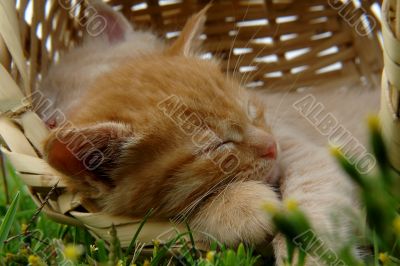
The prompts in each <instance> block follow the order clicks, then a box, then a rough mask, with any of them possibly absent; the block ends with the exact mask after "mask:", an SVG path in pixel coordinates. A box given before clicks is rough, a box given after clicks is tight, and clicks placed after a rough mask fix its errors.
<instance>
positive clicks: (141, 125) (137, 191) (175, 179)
mask: <svg viewBox="0 0 400 266" xmlns="http://www.w3.org/2000/svg"><path fill="white" fill-rule="evenodd" d="M206 10H207V8H205V9H203V10H202V11H201V12H200V13H198V14H196V15H195V16H193V17H192V18H191V19H190V20H189V21H188V23H187V24H186V26H185V27H184V29H183V31H182V33H181V35H180V37H179V38H178V39H177V40H176V41H175V42H174V43H173V44H172V45H171V46H170V47H169V48H167V49H166V50H165V51H163V52H162V53H160V54H158V55H157V59H154V57H152V56H150V57H149V56H147V57H143V58H142V59H138V60H137V61H135V65H134V66H131V65H129V66H126V67H124V68H123V69H121V70H119V71H120V72H119V74H117V73H116V72H115V73H111V74H110V75H111V76H112V78H111V77H110V78H109V79H102V82H101V83H102V84H101V86H104V88H105V89H106V88H108V87H109V86H113V87H114V88H113V89H112V90H110V91H114V92H113V93H116V92H118V90H119V87H121V88H122V90H124V89H125V86H134V87H135V88H134V91H136V92H137V91H143V95H142V96H141V97H137V98H138V99H132V100H131V101H130V102H131V103H132V105H133V107H134V108H133V111H130V110H127V109H126V110H125V109H124V110H115V109H113V110H110V105H109V104H107V103H105V102H104V97H103V98H101V97H99V99H101V101H102V102H101V101H100V102H96V97H93V102H92V103H91V104H90V103H86V105H87V106H89V108H91V110H90V112H89V113H88V112H86V113H85V114H84V115H83V116H82V115H81V117H85V118H84V119H83V120H85V124H87V126H85V127H81V126H80V127H79V128H70V127H68V128H65V129H61V130H58V131H56V132H55V133H53V134H52V136H51V137H50V138H49V140H48V142H47V144H46V152H47V158H48V161H49V163H50V164H51V165H52V166H53V167H55V168H56V169H58V170H59V171H61V172H62V173H64V174H66V175H68V176H72V177H73V178H74V177H75V179H74V180H75V181H74V182H75V185H74V188H75V190H77V191H80V192H85V193H88V194H90V193H92V192H93V191H95V192H96V193H97V194H96V193H94V194H96V196H95V197H99V198H107V194H108V193H111V191H113V189H114V188H116V189H119V192H120V194H121V193H122V194H123V195H124V199H125V202H121V199H118V196H115V195H114V196H113V200H114V201H115V202H113V203H112V204H110V203H107V202H105V203H104V202H103V207H104V208H108V210H110V211H113V212H120V213H125V214H127V213H134V214H140V213H141V212H143V211H146V210H147V208H149V207H157V206H158V210H159V213H160V215H165V216H171V215H176V214H178V213H185V212H189V211H190V210H191V208H188V206H191V207H193V206H194V205H191V203H196V204H197V203H200V201H198V202H197V200H198V199H200V198H203V197H207V196H209V195H211V194H213V193H216V192H219V191H221V189H223V188H224V186H226V185H227V184H229V183H230V182H241V181H245V180H260V181H268V178H269V177H270V175H271V174H272V170H273V168H274V165H275V162H276V158H277V146H276V143H275V140H274V137H273V135H272V133H271V131H270V128H269V127H268V125H267V124H266V122H265V118H264V112H265V110H264V106H263V104H262V103H260V102H258V101H257V98H255V97H254V96H252V95H251V94H249V93H247V92H245V91H244V90H243V89H242V88H241V86H240V85H239V84H238V83H237V82H236V81H235V80H234V79H232V78H230V77H229V76H227V75H226V74H224V73H223V72H222V71H221V69H220V67H219V65H218V63H216V62H215V61H206V60H202V59H200V58H198V57H197V56H195V53H194V47H195V45H194V42H196V40H197V37H198V35H199V33H200V32H201V29H202V28H203V24H204V22H205V12H206ZM121 72H122V74H121ZM127 73H128V74H129V75H136V76H135V81H134V82H133V83H132V82H131V81H129V82H128V83H129V85H126V84H125V83H124V82H120V83H119V84H117V83H116V82H115V80H117V79H118V76H116V75H121V77H123V78H121V80H123V79H125V80H126V78H124V77H126V76H127ZM134 73H136V74H134ZM137 73H139V74H137ZM121 83H122V85H121ZM99 86H100V85H99ZM152 87H153V88H152ZM145 90H146V93H145ZM99 91H104V90H102V89H101V88H100V89H99ZM110 95H111V94H110ZM123 95H124V94H123ZM113 97H114V96H113V95H111V96H109V97H108V98H107V99H109V101H110V102H111V101H115V102H114V103H113V104H114V105H115V104H118V103H119V104H120V105H122V106H123V105H124V103H123V102H124V99H123V97H122V98H119V96H115V99H113ZM117 99H119V100H117ZM149 106H152V107H153V108H149ZM116 109H117V108H116ZM141 109H143V110H146V111H141ZM83 113H84V112H83ZM113 118H114V119H113ZM81 120H82V119H81ZM83 120H82V121H83ZM100 121H107V122H100ZM95 122H97V123H96V124H95V125H94V123H95ZM99 122H100V123H99ZM78 178H79V179H78ZM76 180H78V181H76ZM124 190H125V191H124ZM93 197H94V196H93ZM106 200H108V201H110V199H109V198H107V199H106ZM118 201H119V202H118ZM129 202H133V203H135V204H137V205H138V204H139V205H140V206H137V205H136V207H134V206H132V205H129ZM155 203H157V206H154V204H155ZM152 205H153V206H152ZM113 206H114V207H115V206H117V208H114V207H113ZM124 206H125V207H124ZM129 208H136V210H131V212H129V211H127V210H126V209H129ZM138 209H140V210H139V211H138Z"/></svg>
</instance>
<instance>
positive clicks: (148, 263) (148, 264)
mask: <svg viewBox="0 0 400 266" xmlns="http://www.w3.org/2000/svg"><path fill="white" fill-rule="evenodd" d="M150 265H151V264H150V261H149V260H145V261H144V262H143V266H150Z"/></svg>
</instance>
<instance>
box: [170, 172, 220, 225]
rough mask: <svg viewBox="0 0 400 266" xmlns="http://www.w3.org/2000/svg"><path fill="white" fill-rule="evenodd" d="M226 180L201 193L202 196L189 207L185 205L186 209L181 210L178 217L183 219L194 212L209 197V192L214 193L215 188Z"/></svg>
mask: <svg viewBox="0 0 400 266" xmlns="http://www.w3.org/2000/svg"><path fill="white" fill-rule="evenodd" d="M223 181H225V179H221V180H220V181H219V182H218V183H216V184H215V185H213V186H212V187H211V188H210V189H209V190H207V191H206V192H205V193H204V194H203V195H201V196H200V197H198V198H197V199H195V200H194V201H193V202H191V203H190V204H189V205H188V206H187V207H185V209H183V210H182V211H181V213H180V214H178V216H177V217H178V219H179V217H182V218H183V219H184V218H185V217H187V216H188V214H190V212H192V211H193V210H194V209H195V207H196V206H197V205H198V204H199V203H200V202H201V201H202V200H203V199H204V198H205V197H207V196H208V195H209V194H211V193H213V192H214V190H215V189H216V188H217V187H218V186H219V185H220V184H221V183H222V182H223Z"/></svg>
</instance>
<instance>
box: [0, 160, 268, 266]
mask: <svg viewBox="0 0 400 266" xmlns="http://www.w3.org/2000/svg"><path fill="white" fill-rule="evenodd" d="M3 166H4V169H3V170H4V171H2V172H3V173H4V174H5V177H3V176H1V180H2V182H0V265H33V266H42V265H199V266H213V265H237V266H242V265H243V266H251V265H255V264H256V263H257V262H258V263H261V264H262V263H263V262H262V261H261V259H260V257H259V256H258V255H255V254H253V253H254V252H253V250H252V249H251V248H249V247H245V246H244V245H240V246H239V247H238V248H237V249H229V248H226V247H224V246H222V245H220V244H217V243H213V245H212V246H211V248H210V250H209V251H208V252H200V251H199V250H197V249H196V248H194V246H193V245H191V244H190V243H187V242H186V241H184V239H191V240H192V239H193V238H192V236H191V233H190V231H188V232H186V233H182V234H178V235H177V236H176V237H175V238H174V239H171V240H170V241H169V242H167V243H165V244H164V245H160V244H159V243H158V241H154V245H153V249H152V252H151V254H147V253H146V254H141V251H142V248H143V246H142V245H141V244H140V243H138V241H137V237H138V234H139V232H140V229H141V227H142V226H140V228H139V230H138V231H137V232H136V234H135V235H133V236H132V242H131V245H130V246H129V248H128V249H126V250H123V249H121V247H120V245H119V241H118V239H117V237H115V232H113V230H111V232H110V234H111V235H114V237H113V240H112V241H111V243H109V248H106V247H107V246H108V245H107V244H106V243H105V242H104V241H103V240H96V239H94V238H93V237H92V236H91V235H90V234H89V233H88V232H87V231H86V230H84V229H82V228H77V227H73V226H67V225H63V224H59V223H56V222H53V221H52V220H50V219H48V218H47V217H46V216H45V215H44V214H42V213H38V215H36V214H37V210H38V207H37V206H36V205H35V203H34V202H33V201H32V199H31V197H30V195H29V193H28V190H27V187H26V186H25V185H24V184H22V182H21V181H20V179H19V178H18V176H17V175H16V173H15V171H14V169H13V168H12V166H11V165H10V164H8V163H7V162H5V163H4V164H3ZM5 178H6V179H5ZM10 198H11V199H12V200H10ZM10 201H11V202H10ZM150 214H151V212H149V213H148V215H147V216H149V215H150ZM147 216H146V218H147ZM146 218H145V219H144V220H143V222H142V224H141V225H143V224H144V223H145V222H146ZM176 243H180V244H181V245H182V247H181V248H180V249H179V250H176V249H173V248H172V246H173V245H174V244H176Z"/></svg>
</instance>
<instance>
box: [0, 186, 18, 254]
mask: <svg viewBox="0 0 400 266" xmlns="http://www.w3.org/2000/svg"><path fill="white" fill-rule="evenodd" d="M18 204H19V191H18V192H17V194H16V195H15V197H14V199H13V201H12V202H11V205H10V207H9V208H8V210H7V213H6V215H5V216H4V219H3V222H2V223H1V225H0V251H1V250H2V249H3V246H4V241H5V240H6V239H7V237H8V234H9V233H10V230H11V226H12V225H13V223H14V220H15V214H16V213H17V209H18Z"/></svg>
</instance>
